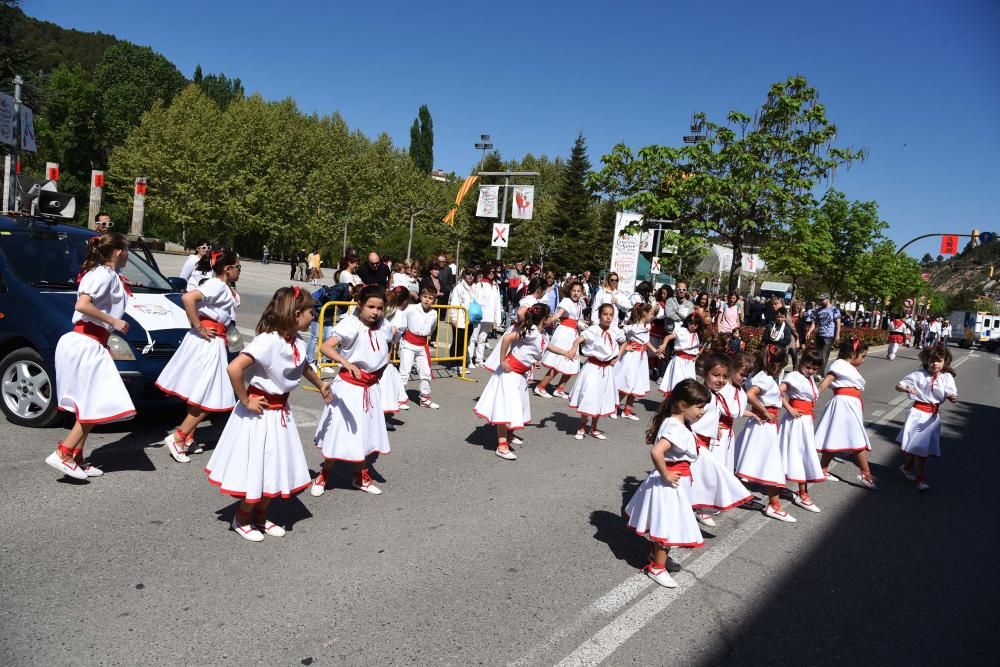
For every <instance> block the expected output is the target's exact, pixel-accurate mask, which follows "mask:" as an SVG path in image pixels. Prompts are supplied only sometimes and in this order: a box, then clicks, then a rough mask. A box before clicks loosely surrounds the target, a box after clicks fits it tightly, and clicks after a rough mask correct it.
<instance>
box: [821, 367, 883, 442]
mask: <svg viewBox="0 0 1000 667" xmlns="http://www.w3.org/2000/svg"><path fill="white" fill-rule="evenodd" d="M826 373H827V375H830V374H832V375H833V376H834V381H833V382H832V383H831V384H830V386H831V387H832V388H833V394H834V395H833V398H831V399H830V402H829V403H827V404H826V409H825V410H823V416H822V417H820V420H819V424H817V425H816V449H818V450H819V451H821V452H829V453H837V452H847V453H851V452H861V451H865V450H871V448H872V443H871V441H870V440H869V439H868V432H867V431H866V430H865V416H864V404H863V403H862V402H861V398H860V394H861V393H862V392H863V391H864V390H865V379H864V378H863V377H861V373H860V372H859V371H858V369H857V368H855V367H854V366H853V365H851V363H850V362H848V361H847V360H845V359H837V360H835V361H833V362H831V363H830V367H829V368H827V370H826Z"/></svg>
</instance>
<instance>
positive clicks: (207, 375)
mask: <svg viewBox="0 0 1000 667" xmlns="http://www.w3.org/2000/svg"><path fill="white" fill-rule="evenodd" d="M196 289H197V291H199V292H201V294H202V296H203V297H204V298H203V299H202V300H201V301H199V302H198V317H199V319H200V320H201V323H202V326H204V327H205V328H206V329H208V330H210V331H215V332H216V334H217V335H216V336H215V337H214V338H212V339H211V340H205V339H204V338H202V337H201V336H199V335H198V334H197V333H195V331H194V330H193V329H192V330H191V331H188V332H187V333H186V334H185V335H184V339H183V340H182V341H181V344H180V347H178V348H177V351H176V352H175V353H174V356H173V357H171V358H170V361H168V362H167V365H166V366H165V367H164V369H163V371H162V372H161V373H160V377H158V378H157V379H156V386H157V387H158V388H159V389H160V391H163V392H164V393H167V394H170V395H171V396H177V397H178V398H181V399H184V401H185V402H186V403H187V404H188V405H190V406H193V407H195V408H200V409H201V410H204V411H207V412H228V411H229V410H232V409H233V407H235V405H236V394H234V393H233V385H232V383H231V382H230V381H229V374H228V373H227V372H226V367H227V366H228V365H229V358H228V350H229V347H228V344H227V341H226V331H227V329H228V328H229V325H230V324H232V323H233V322H235V321H236V309H237V308H238V307H239V305H240V299H239V296H237V294H236V290H234V289H233V288H232V287H230V286H229V285H227V284H226V282H225V281H223V280H220V279H219V278H214V277H213V278H210V279H209V280H207V281H205V282H204V283H202V285H201V287H198V288H196Z"/></svg>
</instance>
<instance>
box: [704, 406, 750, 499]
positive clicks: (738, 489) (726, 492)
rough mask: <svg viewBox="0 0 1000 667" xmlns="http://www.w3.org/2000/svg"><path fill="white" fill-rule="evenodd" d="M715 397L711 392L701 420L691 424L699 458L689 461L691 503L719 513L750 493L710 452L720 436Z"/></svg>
mask: <svg viewBox="0 0 1000 667" xmlns="http://www.w3.org/2000/svg"><path fill="white" fill-rule="evenodd" d="M720 413H721V411H720V408H719V402H718V398H717V396H716V395H715V394H712V398H711V400H710V401H709V402H708V403H707V404H706V405H705V412H704V414H702V416H701V419H699V420H698V421H696V422H695V423H693V424H691V432H692V433H694V439H695V444H696V445H698V458H697V459H695V461H694V462H693V463H692V464H691V491H690V494H691V506H692V507H694V508H695V509H715V510H719V511H721V512H724V511H726V510H730V509H732V508H734V507H738V506H739V505H742V504H743V503H745V502H747V501H748V500H751V499H752V498H753V495H752V494H751V493H750V492H749V491H748V490H747V488H746V487H745V486H743V485H742V484H741V483H740V480H738V479H737V478H736V477H735V476H734V475H733V473H732V470H731V469H726V465H725V463H724V460H723V459H722V458H721V457H720V456H719V455H717V454H716V453H715V452H713V451H712V447H711V446H712V444H714V443H717V442H718V436H719V415H720Z"/></svg>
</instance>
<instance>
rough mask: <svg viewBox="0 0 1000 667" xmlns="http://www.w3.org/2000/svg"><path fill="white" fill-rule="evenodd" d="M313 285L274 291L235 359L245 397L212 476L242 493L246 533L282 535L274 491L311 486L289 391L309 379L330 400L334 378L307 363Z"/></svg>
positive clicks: (237, 386) (235, 382) (255, 537)
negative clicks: (304, 335) (272, 511)
mask: <svg viewBox="0 0 1000 667" xmlns="http://www.w3.org/2000/svg"><path fill="white" fill-rule="evenodd" d="M312 307H313V300H312V297H311V296H310V295H309V293H308V292H306V291H305V290H301V289H299V288H298V287H297V286H296V287H282V288H280V289H279V290H278V291H276V292H275V293H274V296H273V297H271V302H270V303H269V304H268V305H267V307H266V308H265V309H264V313H263V314H262V315H261V316H260V321H259V322H258V323H257V337H256V338H254V339H253V340H252V341H250V343H249V344H248V345H247V346H246V347H245V348H243V351H242V352H241V353H240V354H239V355H237V357H236V358H235V359H233V361H232V362H231V363H230V364H229V368H228V369H227V370H228V373H229V381H230V382H231V383H232V386H233V392H234V393H235V394H236V398H237V400H238V401H239V403H238V404H237V406H236V408H235V409H234V410H233V411H232V412H231V413H230V414H229V421H227V422H226V427H225V428H224V429H223V430H222V435H221V436H220V437H219V443H218V444H217V445H216V446H215V451H213V452H212V458H211V459H210V460H209V462H208V465H207V466H205V472H207V473H208V481H209V482H211V483H212V484H213V485H215V486H217V487H219V491H221V492H222V493H224V494H226V495H229V496H234V497H236V498H239V499H240V506H239V509H237V510H236V514H235V515H234V516H233V522H232V528H233V530H235V531H236V533H237V534H238V535H239V536H240V537H242V538H243V539H245V540H249V541H251V542H260V541H261V540H263V539H264V535H265V534H266V535H270V536H272V537H281V536H282V535H284V534H285V529H284V528H283V527H281V526H279V525H277V524H276V523H273V522H271V521H269V520H268V518H267V508H268V505H269V504H270V502H271V500H272V499H273V498H277V497H279V496H280V497H282V498H289V497H291V496H293V495H295V494H296V493H298V492H299V491H301V490H303V489H304V488H306V487H307V486H309V483H310V481H311V480H310V478H309V465H308V464H307V463H306V457H305V454H304V453H303V452H302V441H301V440H299V429H298V427H297V426H296V425H295V417H294V415H292V412H291V409H290V408H289V406H288V394H289V393H290V392H291V391H292V390H293V389H295V388H296V387H298V386H299V380H300V379H301V378H302V376H303V375H305V378H306V379H307V380H308V381H309V382H310V383H312V385H313V386H314V387H316V388H317V389H318V390H319V392H320V394H321V395H322V396H323V400H324V401H327V402H329V401H330V399H331V395H330V385H329V384H328V383H326V382H323V381H322V380H320V377H319V375H317V374H316V371H315V370H313V369H312V367H311V366H309V365H308V364H307V363H306V362H307V361H308V359H306V344H305V343H304V342H303V341H302V340H300V339H299V333H300V332H302V331H308V330H309V325H310V324H311V323H312V320H313V312H312Z"/></svg>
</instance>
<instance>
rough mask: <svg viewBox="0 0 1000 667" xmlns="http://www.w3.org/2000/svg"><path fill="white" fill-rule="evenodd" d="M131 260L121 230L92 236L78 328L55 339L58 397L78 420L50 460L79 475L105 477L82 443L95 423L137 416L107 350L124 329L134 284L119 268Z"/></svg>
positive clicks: (75, 313) (78, 302)
mask: <svg viewBox="0 0 1000 667" xmlns="http://www.w3.org/2000/svg"><path fill="white" fill-rule="evenodd" d="M127 261H128V241H126V240H125V237H124V236H122V235H121V234H118V233H117V232H104V233H103V234H101V235H100V236H94V237H91V238H90V239H89V241H88V244H87V257H86V259H85V260H84V261H83V265H82V266H81V267H80V277H79V278H78V282H79V287H77V298H76V306H75V309H74V311H73V329H72V331H69V332H68V333H65V334H63V335H62V337H60V338H59V342H58V343H57V344H56V352H55V367H56V400H57V401H58V406H59V409H60V410H65V411H67V412H72V413H73V414H74V415H75V416H76V422H75V423H74V424H73V428H72V429H70V431H69V433H68V434H67V435H66V436H65V437H64V438H63V440H62V441H61V442H59V443H58V445H57V448H56V451H54V452H52V453H51V454H50V455H49V456H48V457H47V458H46V459H45V463H47V464H48V465H50V466H52V467H53V468H55V469H56V470H57V471H59V472H61V473H62V474H64V475H68V476H69V477H73V478H74V479H87V478H88V477H100V476H101V475H103V474H104V472H103V471H101V470H100V469H99V468H96V467H94V466H92V465H91V464H89V463H85V462H84V460H83V448H84V445H86V444H87V436H88V435H89V434H90V431H91V429H93V428H94V425H95V424H104V423H107V422H115V421H122V420H125V419H131V418H132V417H134V416H135V406H134V405H132V399H131V397H130V396H129V393H128V390H127V389H126V388H125V383H123V382H122V378H121V376H120V375H119V374H118V368H117V367H116V366H115V362H114V361H113V360H112V358H111V353H110V352H108V339H109V338H110V336H111V334H112V332H113V331H114V332H118V333H120V334H123V335H124V334H125V333H126V332H128V322H126V321H125V320H123V319H122V318H123V317H124V316H125V304H126V303H127V301H128V295H129V289H128V286H127V285H126V284H125V282H124V281H123V279H122V277H121V276H120V275H119V274H118V271H119V270H120V269H121V268H122V267H124V266H125V263H126V262H127Z"/></svg>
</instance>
